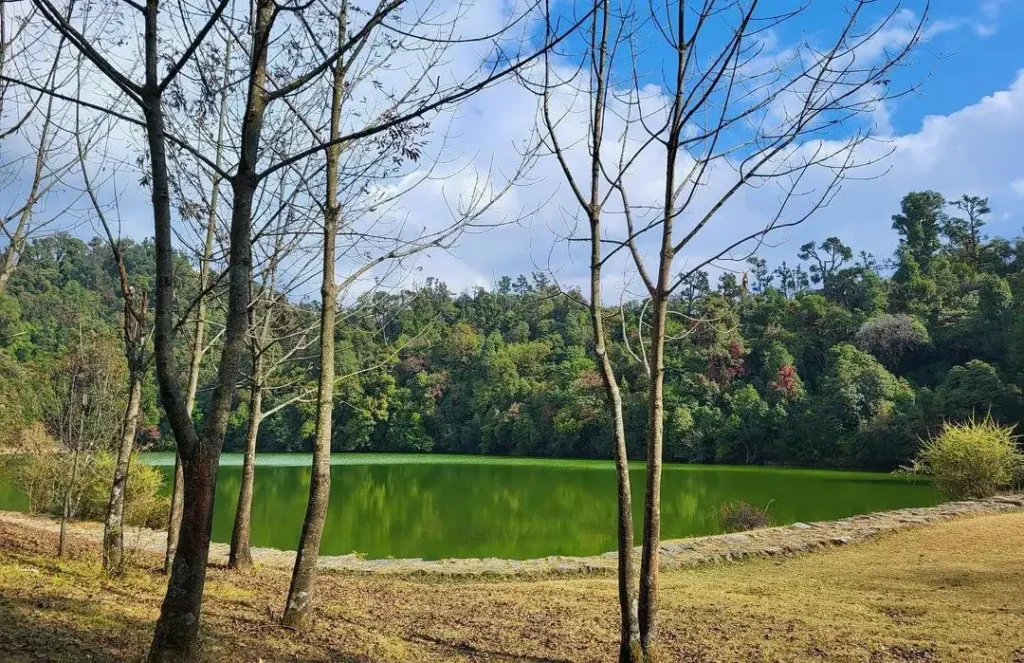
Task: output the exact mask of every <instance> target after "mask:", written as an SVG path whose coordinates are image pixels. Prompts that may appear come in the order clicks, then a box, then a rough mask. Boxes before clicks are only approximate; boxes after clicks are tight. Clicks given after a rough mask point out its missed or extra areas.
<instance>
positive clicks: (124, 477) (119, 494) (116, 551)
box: [102, 370, 142, 576]
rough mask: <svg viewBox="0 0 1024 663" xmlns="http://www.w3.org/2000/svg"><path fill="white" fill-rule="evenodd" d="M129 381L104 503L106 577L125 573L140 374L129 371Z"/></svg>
mask: <svg viewBox="0 0 1024 663" xmlns="http://www.w3.org/2000/svg"><path fill="white" fill-rule="evenodd" d="M129 381H130V384H129V387H128V405H127V407H126V408H125V414H124V421H123V423H122V427H121V440H120V443H119V444H118V446H117V464H116V465H115V466H114V481H113V483H112V485H111V487H110V500H109V501H108V502H107V517H106V520H105V521H104V524H103V559H102V561H103V570H104V571H106V572H107V575H109V576H114V575H118V574H120V573H121V572H122V571H123V570H124V502H125V493H126V492H127V490H128V465H129V463H130V462H131V457H132V446H133V445H134V443H135V434H136V432H137V431H138V427H139V410H140V405H141V402H142V376H141V375H140V374H139V371H137V370H132V371H131V375H130V376H129Z"/></svg>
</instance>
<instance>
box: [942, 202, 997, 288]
mask: <svg viewBox="0 0 1024 663" xmlns="http://www.w3.org/2000/svg"><path fill="white" fill-rule="evenodd" d="M947 204H949V205H952V206H953V207H955V208H956V209H958V210H959V211H960V212H961V213H962V214H964V215H965V216H948V215H944V217H943V219H942V228H941V231H942V234H943V235H945V236H946V240H947V241H949V245H950V247H951V248H952V249H953V250H954V251H956V252H957V253H959V254H960V255H962V256H963V259H964V261H965V262H966V263H967V265H969V266H970V268H971V270H973V271H977V269H978V265H979V264H980V262H981V245H982V243H983V242H984V240H985V237H984V236H983V235H982V234H981V229H982V227H984V225H985V216H986V215H988V214H990V213H991V212H992V209H991V208H990V207H989V206H988V198H982V197H981V196H971V195H968V194H966V193H965V194H964V195H962V196H960V198H958V199H957V200H950V201H948V202H947Z"/></svg>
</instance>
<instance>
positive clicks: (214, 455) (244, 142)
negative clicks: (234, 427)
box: [144, 0, 274, 661]
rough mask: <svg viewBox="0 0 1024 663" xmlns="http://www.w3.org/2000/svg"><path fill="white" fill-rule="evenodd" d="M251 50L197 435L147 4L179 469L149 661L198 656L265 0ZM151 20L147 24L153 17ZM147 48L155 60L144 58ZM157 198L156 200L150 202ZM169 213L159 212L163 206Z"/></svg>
mask: <svg viewBox="0 0 1024 663" xmlns="http://www.w3.org/2000/svg"><path fill="white" fill-rule="evenodd" d="M254 14H255V26H254V30H253V42H252V43H253V49H252V56H251V60H250V75H249V87H248V98H247V100H246V107H245V115H244V118H243V121H242V134H241V149H240V158H239V161H238V167H237V169H236V171H235V174H234V176H233V177H232V179H231V188H232V193H233V206H232V209H231V231H230V249H229V252H228V302H227V315H226V317H225V329H224V345H223V347H222V349H221V356H220V364H219V366H218V370H217V380H216V386H215V387H214V390H213V395H212V397H211V399H210V406H209V408H208V409H207V412H206V417H205V418H204V422H203V429H202V431H201V432H200V433H199V434H198V435H197V434H196V431H195V427H194V426H193V425H192V419H191V416H190V413H189V412H188V410H187V409H186V407H185V405H186V404H185V403H184V402H183V401H182V400H180V398H181V393H180V391H179V387H178V384H177V381H176V373H175V369H174V354H173V350H174V348H173V321H172V319H171V312H172V308H171V307H172V305H173V292H174V291H173V282H172V279H173V251H172V246H171V241H170V240H171V233H170V205H169V204H167V203H169V189H168V179H167V171H166V154H165V151H164V149H165V148H164V143H165V139H164V136H163V115H162V112H161V111H160V104H159V90H158V89H157V87H156V75H155V72H156V70H157V66H156V61H155V60H156V44H155V35H156V12H155V11H153V12H147V14H146V21H147V34H152V35H153V36H154V37H153V42H152V44H151V42H150V40H149V39H147V66H146V71H147V85H146V89H145V94H144V99H146V100H147V101H148V100H149V99H151V98H153V97H155V101H156V104H155V105H154V104H153V103H152V102H151V101H150V103H148V104H147V115H146V117H147V135H148V137H149V142H150V153H151V154H150V159H151V160H152V165H153V192H154V193H153V197H154V208H155V209H154V219H155V223H156V229H157V233H156V240H157V251H156V253H157V269H158V271H157V288H158V289H157V304H158V306H157V320H156V323H157V324H156V334H155V339H156V348H157V376H158V378H159V382H160V394H161V398H162V399H163V400H164V405H165V410H166V411H167V414H168V421H169V423H170V424H171V427H172V429H174V432H175V441H176V442H177V444H178V453H179V455H180V457H181V465H182V474H183V477H184V491H183V492H184V504H183V509H182V528H181V532H180V534H179V536H178V549H177V551H176V553H175V556H174V562H173V564H172V565H171V577H170V580H169V582H168V587H167V594H166V595H165V596H164V601H163V605H162V606H161V608H160V617H159V619H158V620H157V623H156V629H155V631H154V633H153V644H152V647H151V648H150V653H149V659H150V661H191V660H195V659H196V658H197V654H198V634H199V618H200V609H201V607H202V596H203V585H204V584H205V581H206V562H207V557H208V555H209V547H210V531H211V528H212V526H213V502H214V497H215V495H216V482H217V467H218V464H219V461H220V452H221V448H222V446H223V444H224V435H225V433H226V431H227V425H228V418H229V416H230V411H231V401H232V399H233V398H234V394H235V388H236V385H237V383H238V375H239V368H240V363H241V358H242V353H243V352H244V350H245V333H246V330H247V329H248V310H249V288H250V285H251V280H252V237H251V226H252V205H253V198H254V196H255V193H256V189H257V186H258V184H259V178H258V177H257V171H256V168H257V163H258V160H259V146H260V134H261V131H262V128H263V118H264V113H265V111H266V82H267V81H266V78H267V43H268V41H269V36H270V35H269V33H270V29H271V25H272V23H273V17H274V4H273V2H272V1H271V0H259V2H258V3H257V6H256V11H255V13H254ZM151 22H152V25H151V26H150V23H151ZM151 56H152V59H153V61H152V62H150V61H149V60H150V57H151ZM165 196H166V197H167V198H166V203H165V198H164V197H165ZM158 199H159V202H160V203H161V205H163V208H162V209H160V210H157V209H156V208H157V207H158V205H157V204H156V201H157V200H158ZM164 213H166V214H167V217H166V219H165V218H163V217H162V216H161V215H162V214H164Z"/></svg>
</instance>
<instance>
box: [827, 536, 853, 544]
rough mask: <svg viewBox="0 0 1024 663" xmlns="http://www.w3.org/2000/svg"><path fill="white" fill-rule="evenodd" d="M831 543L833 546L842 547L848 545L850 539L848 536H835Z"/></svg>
mask: <svg viewBox="0 0 1024 663" xmlns="http://www.w3.org/2000/svg"><path fill="white" fill-rule="evenodd" d="M829 542H830V543H833V544H835V545H837V546H842V545H846V544H847V543H849V542H850V537H848V536H833V537H832V538H831V539H829Z"/></svg>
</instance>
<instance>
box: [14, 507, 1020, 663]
mask: <svg viewBox="0 0 1024 663" xmlns="http://www.w3.org/2000/svg"><path fill="white" fill-rule="evenodd" d="M50 538H51V535H49V534H42V533H39V532H37V531H26V530H16V529H14V528H12V527H11V526H10V525H6V526H5V525H3V524H2V523H0V660H4V661H12V660H13V661H35V660H94V661H95V660H125V659H128V660H131V659H138V658H141V657H142V656H143V655H144V652H145V648H146V645H147V644H148V639H149V636H150V633H151V628H152V623H153V620H154V619H155V617H156V614H157V611H158V609H159V601H160V598H161V596H162V590H163V583H164V578H163V577H162V576H160V575H158V574H156V573H155V572H150V571H147V570H145V568H144V566H145V565H146V564H152V565H153V566H155V565H156V562H157V560H155V559H139V560H137V561H138V562H139V563H140V564H141V566H139V568H137V569H135V570H133V571H132V572H131V573H130V574H129V575H128V576H127V577H126V578H125V579H123V580H119V581H117V582H116V583H111V582H108V581H106V580H104V579H102V578H101V576H100V574H99V572H98V570H97V562H96V560H95V552H94V551H93V550H91V549H90V548H89V547H88V546H86V545H85V544H81V543H80V545H79V547H78V548H76V549H75V552H76V556H75V558H74V559H73V560H71V561H57V560H54V559H53V558H52V557H49V556H47V555H48V554H49V553H50V551H51V550H52V549H53V548H52V546H53V542H52V541H50V540H49V539H50ZM287 581H288V575H287V573H286V572H283V571H279V570H271V569H263V570H259V571H257V572H255V573H252V574H247V575H238V574H234V573H229V572H228V571H226V570H223V569H213V570H212V571H211V574H210V578H209V582H208V584H207V603H206V606H205V608H204V620H205V621H204V631H203V633H204V654H205V657H206V658H208V659H210V660H231V661H244V660H251V661H256V660H260V659H263V660H268V661H269V660H333V661H337V660H355V661H417V662H419V661H452V660H473V661H511V660H534V661H538V660H539V661H562V660H572V661H598V660H613V658H614V654H615V652H616V643H615V638H616V631H617V629H616V606H617V603H616V601H615V584H614V581H613V580H612V579H576V580H551V581H535V582H524V581H514V582H513V581H508V582H500V581H494V582H465V581H463V582H439V581H430V582H420V581H417V580H413V579H407V580H395V579H386V578H353V577H342V576H337V575H324V576H322V577H321V582H320V584H319V590H320V598H321V601H320V608H319V609H318V611H317V614H316V617H315V621H314V623H313V625H312V627H311V628H310V629H309V630H308V631H307V632H305V633H301V634H299V633H293V632H291V631H288V630H285V629H283V628H281V627H279V626H277V625H276V624H275V613H276V612H277V611H279V610H280V608H281V604H282V602H283V598H284V595H285V591H286V589H287ZM1022 587H1024V514H1020V513H1013V514H1006V515H995V516H983V517H977V518H968V519H963V520H958V521H953V522H947V523H943V524H937V525H930V526H927V527H921V528H918V529H913V530H907V531H903V532H899V533H896V534H892V535H889V536H887V537H885V538H883V539H881V540H877V541H874V542H871V543H866V544H862V545H859V546H854V547H850V548H843V549H836V550H833V551H830V552H823V553H817V554H813V555H805V556H802V557H799V558H796V559H789V560H785V561H755V562H747V563H742V564H732V565H724V566H717V567H707V568H702V569H696V570H687V571H676V572H672V573H668V574H665V575H664V576H663V588H664V591H663V594H662V603H661V618H662V628H661V636H662V642H663V646H664V649H663V651H662V654H663V658H664V660H667V661H757V662H762V661H869V662H872V663H874V662H882V661H999V662H1001V663H1004V662H1024V592H1022V591H1021V588H1022Z"/></svg>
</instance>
